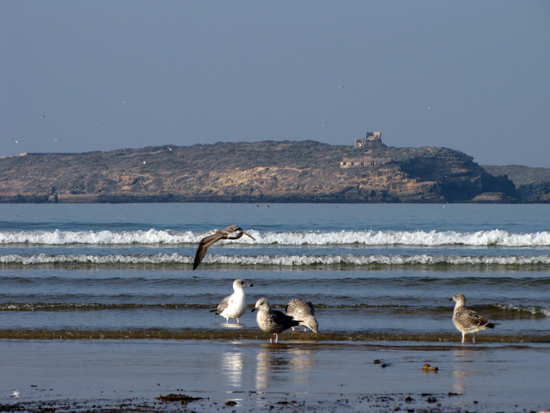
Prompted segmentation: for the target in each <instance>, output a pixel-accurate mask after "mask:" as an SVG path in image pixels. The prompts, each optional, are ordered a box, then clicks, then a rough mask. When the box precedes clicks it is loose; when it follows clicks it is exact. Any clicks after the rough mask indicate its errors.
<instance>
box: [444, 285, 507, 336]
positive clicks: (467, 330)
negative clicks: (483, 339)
mask: <svg viewBox="0 0 550 413" xmlns="http://www.w3.org/2000/svg"><path fill="white" fill-rule="evenodd" d="M452 300H454V301H455V302H456V305H455V309H454V311H453V323H454V324H455V327H456V328H457V329H458V331H460V332H461V333H462V344H464V338H465V337H466V334H475V333H477V332H478V331H482V330H485V329H487V328H495V326H496V325H498V323H490V322H489V320H488V319H487V318H485V317H483V316H482V315H479V314H478V313H476V312H475V311H473V310H469V309H467V308H466V307H465V304H466V297H464V295H462V294H455V296H454V297H453V298H450V299H449V301H452ZM472 342H473V343H475V342H476V338H475V336H472Z"/></svg>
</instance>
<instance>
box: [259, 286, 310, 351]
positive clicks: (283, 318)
mask: <svg viewBox="0 0 550 413" xmlns="http://www.w3.org/2000/svg"><path fill="white" fill-rule="evenodd" d="M256 310H258V313H257V315H256V321H257V322H258V326H259V327H260V328H261V329H262V330H263V331H265V332H266V333H272V334H273V336H272V337H271V338H270V339H269V341H270V342H271V343H273V338H275V343H278V342H279V333H282V332H283V331H285V330H286V329H288V328H290V327H296V326H297V325H299V324H300V321H301V320H294V319H293V318H292V317H290V316H288V315H286V314H284V313H282V312H280V311H276V310H272V309H271V308H270V307H269V302H268V301H267V298H263V297H262V298H260V299H259V300H258V301H257V302H256V306H255V308H254V309H253V310H252V312H254V311H256Z"/></svg>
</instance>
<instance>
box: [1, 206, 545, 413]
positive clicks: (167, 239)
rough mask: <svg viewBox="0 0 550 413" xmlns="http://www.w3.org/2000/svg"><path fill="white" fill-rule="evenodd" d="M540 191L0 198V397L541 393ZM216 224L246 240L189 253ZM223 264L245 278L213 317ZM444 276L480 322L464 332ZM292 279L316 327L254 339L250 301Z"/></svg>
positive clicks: (468, 399) (449, 398)
mask: <svg viewBox="0 0 550 413" xmlns="http://www.w3.org/2000/svg"><path fill="white" fill-rule="evenodd" d="M546 208H547V207H545V206H536V205H446V208H443V206H441V205H328V204H325V205H308V204H303V205H294V204H277V205H249V204H139V205H136V204H129V205H0V212H1V213H2V217H3V218H2V219H3V220H2V221H1V229H0V371H1V374H0V411H28V412H44V411H54V410H53V409H55V411H56V412H72V411H80V412H100V411H101V412H109V411H113V412H114V411H120V412H122V411H128V412H130V411H135V412H139V411H143V412H147V411H189V412H191V411H197V412H209V411H218V409H219V410H220V411H230V412H233V411H235V412H245V411H246V412H248V411H258V412H263V411H266V412H267V411H297V412H298V411H308V412H309V411H320V412H322V411H350V412H355V411H357V412H362V411H365V412H385V411H403V412H404V411H407V412H412V411H414V412H422V411H433V412H524V411H525V412H531V411H536V412H538V411H544V410H548V409H549V408H550V404H549V401H550V399H549V398H548V396H547V393H548V392H547V388H548V382H549V380H550V375H549V373H548V372H549V371H550V301H549V298H548V290H549V288H550V254H549V251H550V232H549V231H548V230H549V228H548V219H547V210H546ZM229 224H239V225H240V226H241V227H242V228H243V229H245V230H246V231H247V232H249V233H250V234H251V235H252V236H253V237H254V240H251V239H247V238H246V237H243V238H241V239H239V240H236V241H220V242H219V243H216V245H214V246H213V247H212V248H211V249H210V250H209V251H208V254H207V255H206V257H205V258H204V260H203V262H202V263H201V264H200V266H199V267H198V269H197V270H196V271H193V269H192V264H193V259H194V254H195V251H196V248H197V244H198V242H199V241H200V240H201V239H202V238H203V237H205V236H207V235H208V234H209V233H210V231H211V230H213V229H220V228H225V227H226V226H228V225H229ZM237 278H242V279H244V280H245V281H246V282H249V283H251V284H253V285H254V286H253V287H250V288H249V287H247V288H246V295H247V303H248V311H247V312H246V313H245V314H244V315H243V316H242V318H241V320H240V324H236V320H230V324H226V322H225V319H224V318H223V317H220V316H218V315H215V314H214V313H213V312H211V310H214V309H215V308H216V306H217V305H218V304H219V303H220V301H221V300H222V299H223V298H224V297H225V296H227V295H228V294H230V293H231V292H232V284H233V281H234V280H235V279H237ZM457 293H462V294H464V295H465V296H466V298H467V303H466V305H467V307H468V308H471V309H473V310H474V311H477V312H479V313H480V314H482V315H484V316H487V317H488V318H489V319H490V320H491V321H492V322H495V323H497V325H496V326H495V328H494V329H491V330H486V331H481V332H479V333H477V334H476V337H475V338H476V343H475V344H474V343H472V336H471V335H468V336H467V338H466V343H464V345H462V344H461V333H460V332H459V331H458V330H457V329H456V328H455V326H454V325H453V322H452V321H451V317H452V314H453V307H454V302H452V301H449V300H450V298H451V297H453V295H455V294H457ZM296 296H298V297H303V298H305V299H307V300H311V301H312V302H313V304H314V306H315V310H316V313H315V316H316V318H317V321H318V323H319V331H320V332H319V334H314V333H312V332H311V331H309V330H308V332H303V328H298V329H297V330H298V331H296V332H292V331H290V330H288V331H286V332H283V333H282V334H280V337H279V344H270V343H269V338H270V337H271V335H270V334H268V333H264V332H262V331H261V330H260V329H259V327H258V325H257V323H256V319H255V313H251V312H250V310H251V309H252V308H253V307H254V304H255V302H256V301H257V300H258V299H259V298H261V297H266V298H267V299H268V300H269V302H270V304H271V305H272V307H273V308H275V309H276V310H279V311H283V312H284V309H285V305H286V304H287V303H288V302H289V300H290V299H291V298H293V297H296ZM425 364H430V366H431V367H432V368H433V367H437V371H435V370H434V369H428V370H423V369H422V367H423V366H424V365H425ZM14 392H17V393H14ZM13 394H17V395H18V397H14V396H12V395H13Z"/></svg>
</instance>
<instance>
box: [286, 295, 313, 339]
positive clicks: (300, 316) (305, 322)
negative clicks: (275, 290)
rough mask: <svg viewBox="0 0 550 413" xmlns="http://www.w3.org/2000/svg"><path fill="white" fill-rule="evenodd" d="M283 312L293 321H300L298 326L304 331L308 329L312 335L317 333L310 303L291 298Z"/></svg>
mask: <svg viewBox="0 0 550 413" xmlns="http://www.w3.org/2000/svg"><path fill="white" fill-rule="evenodd" d="M285 312H286V315H288V316H290V317H292V318H293V319H295V320H302V321H300V326H302V327H304V331H307V327H309V329H310V330H311V331H313V332H314V333H318V332H319V325H318V324H317V320H316V319H315V308H313V304H312V303H311V301H304V300H302V299H300V298H293V299H292V300H290V302H289V303H288V305H287V306H286V309H285ZM292 331H294V327H292Z"/></svg>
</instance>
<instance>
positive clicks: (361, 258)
mask: <svg viewBox="0 0 550 413" xmlns="http://www.w3.org/2000/svg"><path fill="white" fill-rule="evenodd" d="M193 260H194V257H190V256H183V255H180V254H177V253H174V254H156V255H121V254H113V255H89V254H67V255H65V254H60V255H45V254H36V255H20V254H6V255H0V264H22V265H38V264H66V263H77V264H98V265H101V264H191V263H192V262H193ZM202 263H203V265H208V264H231V265H269V266H279V267H293V266H308V265H339V264H344V265H356V266H365V265H395V266H406V265H488V266H491V265H503V266H522V267H525V266H534V265H549V264H550V256H549V255H537V256H534V255H532V256H456V255H428V254H418V255H411V256H404V255H354V254H344V255H339V254H334V255H282V256H269V255H258V256H246V255H218V254H209V255H207V256H206V257H205V259H204V260H203V262H202Z"/></svg>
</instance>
